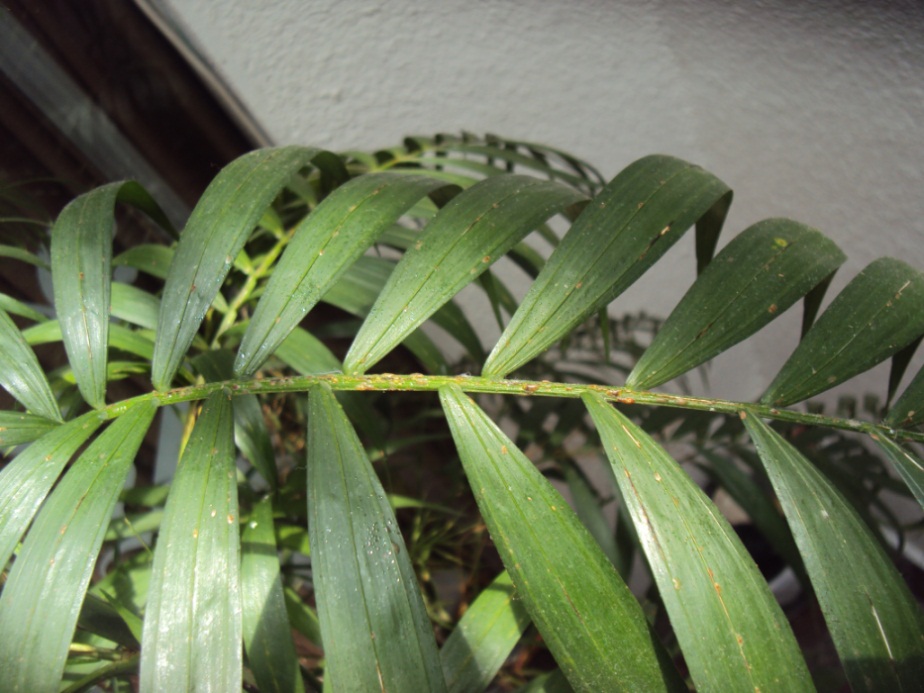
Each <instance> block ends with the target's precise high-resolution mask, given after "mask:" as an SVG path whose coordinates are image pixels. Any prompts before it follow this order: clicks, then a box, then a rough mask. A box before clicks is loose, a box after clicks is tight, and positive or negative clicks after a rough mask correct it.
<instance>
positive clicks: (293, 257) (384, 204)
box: [234, 173, 446, 376]
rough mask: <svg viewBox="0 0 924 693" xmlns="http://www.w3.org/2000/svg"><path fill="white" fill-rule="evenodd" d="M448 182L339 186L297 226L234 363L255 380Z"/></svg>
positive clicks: (383, 176)
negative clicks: (334, 290) (383, 236)
mask: <svg viewBox="0 0 924 693" xmlns="http://www.w3.org/2000/svg"><path fill="white" fill-rule="evenodd" d="M444 187H446V184H445V183H443V182H441V181H438V180H435V179H433V178H427V177H424V176H403V175H397V174H391V173H375V174H368V175H365V176H361V177H359V178H356V179H354V180H352V181H350V182H349V183H346V184H345V185H343V186H341V187H340V188H338V189H337V190H336V191H335V192H333V193H332V194H331V195H330V196H329V197H327V198H326V199H325V200H324V201H323V202H321V204H319V205H318V206H317V207H316V208H315V209H314V210H313V211H312V212H311V213H310V214H309V215H308V216H307V217H305V219H304V220H303V221H302V222H301V223H300V224H299V225H298V227H296V229H295V232H294V236H293V237H292V240H291V242H290V243H289V246H288V247H287V248H286V250H285V253H284V254H283V256H282V258H281V259H280V261H279V263H278V264H277V265H276V268H275V270H274V271H273V274H272V277H271V278H270V281H269V284H267V286H266V289H265V291H264V292H263V296H262V298H261V299H260V302H259V303H258V304H257V308H256V310H255V311H254V315H253V318H252V319H251V321H250V325H249V326H248V328H247V332H246V333H245V334H244V339H243V341H242V343H241V346H240V349H239V350H238V354H237V359H236V360H235V363H234V373H235V375H237V376H249V375H253V373H254V372H255V371H256V370H257V369H258V368H259V367H260V366H261V365H262V364H263V362H264V361H265V360H266V359H267V357H268V356H269V355H270V354H272V353H273V351H275V349H276V347H277V346H279V344H280V343H281V342H282V340H283V339H285V337H286V335H287V334H288V333H289V332H290V331H291V330H292V328H293V327H294V326H295V325H297V324H298V323H299V322H300V321H301V319H302V318H303V317H305V315H306V314H307V313H308V311H309V310H311V309H312V308H313V307H314V305H315V304H316V303H317V302H318V301H319V300H320V299H321V297H322V296H323V295H324V293H325V292H326V291H327V289H329V288H330V287H331V286H332V285H333V284H334V282H336V281H337V279H338V278H339V277H340V275H341V274H342V273H343V272H344V271H345V270H346V269H347V268H348V267H349V266H350V265H352V264H353V262H354V261H355V260H356V259H357V258H358V257H359V256H360V255H362V254H363V252H365V250H366V249H367V248H368V247H369V246H370V245H371V244H372V243H373V242H374V241H375V239H376V237H377V236H378V235H379V234H380V233H381V232H382V231H383V230H385V229H387V228H388V227H389V226H390V225H391V224H393V223H394V222H395V221H397V220H398V218H399V217H401V215H402V214H404V213H405V212H406V211H407V210H408V209H409V208H410V207H411V205H413V204H414V203H415V202H417V201H418V200H419V199H420V198H422V197H424V196H425V195H428V194H429V193H432V192H434V191H435V190H437V189H439V188H444Z"/></svg>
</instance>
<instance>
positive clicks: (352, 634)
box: [308, 386, 445, 691]
mask: <svg viewBox="0 0 924 693" xmlns="http://www.w3.org/2000/svg"><path fill="white" fill-rule="evenodd" d="M308 529H309V532H310V537H311V550H312V555H311V562H312V570H313V575H314V587H315V594H316V596H317V603H318V617H319V619H320V621H321V632H322V633H323V636H324V646H325V661H326V667H325V673H324V685H325V688H326V689H328V690H332V691H369V690H383V691H391V690H394V691H442V690H445V684H444V682H443V673H442V670H441V668H440V658H439V652H438V651H437V649H436V641H435V640H434V638H433V630H432V627H431V626H430V622H429V619H428V618H427V613H426V610H425V608H424V604H423V599H422V598H421V595H420V590H419V589H418V587H417V579H416V576H415V575H414V569H413V566H412V565H411V562H410V559H409V558H408V552H407V547H406V546H405V544H404V539H403V538H402V536H401V532H400V530H399V529H398V525H397V521H396V520H395V516H394V512H393V511H392V509H391V506H390V505H389V504H388V500H387V499H386V497H385V491H384V489H383V488H382V485H381V483H380V482H379V480H378V477H377V476H376V474H375V470H374V469H373V468H372V465H371V464H370V463H369V459H368V458H367V457H366V453H365V452H364V451H363V448H362V445H361V444H360V442H359V438H358V437H357V436H356V433H355V431H354V430H353V427H352V426H351V425H350V422H349V420H348V419H347V418H346V415H345V414H344V413H343V409H341V407H340V405H339V404H338V402H337V400H336V398H335V397H334V395H333V393H332V392H331V390H330V388H328V387H326V386H318V387H314V388H312V389H311V392H310V395H309V409H308Z"/></svg>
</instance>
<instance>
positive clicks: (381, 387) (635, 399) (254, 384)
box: [100, 373, 924, 442]
mask: <svg viewBox="0 0 924 693" xmlns="http://www.w3.org/2000/svg"><path fill="white" fill-rule="evenodd" d="M321 382H323V383H327V384H328V385H329V386H330V387H331V388H332V389H333V390H349V391H357V392H370V391H393V392H436V391H438V390H439V389H440V388H441V387H445V386H446V385H450V384H452V385H457V386H459V387H460V388H462V391H463V392H466V393H470V394H496V395H520V396H527V397H566V398H570V399H576V398H579V397H581V396H582V395H584V394H585V393H598V394H602V395H603V397H604V399H606V400H607V401H610V402H615V403H618V404H643V405H651V406H664V407H678V408H681V409H691V410H696V411H708V412H714V413H718V414H728V415H734V416H738V415H739V414H740V413H741V412H747V413H748V414H749V415H752V416H758V417H761V418H764V419H772V420H775V421H786V422H789V423H800V424H804V425H806V426H821V427H826V428H835V429H839V430H844V431H854V432H857V433H864V434H866V435H883V436H885V437H887V438H892V439H895V440H913V441H917V442H924V432H921V431H910V430H905V429H901V428H892V427H890V426H886V425H884V424H876V423H872V422H870V421H860V420H858V419H843V418H838V417H833V416H824V415H821V414H810V413H807V412H800V411H795V410H793V409H780V408H777V407H771V406H767V405H763V404H756V403H751V402H734V401H729V400H723V399H708V398H705V397H690V396H687V395H673V394H667V393H663V392H650V391H646V390H631V389H629V388H626V387H617V386H612V385H584V384H577V383H559V382H551V381H548V380H511V379H507V378H483V377H479V376H465V375H456V376H447V375H423V374H421V373H411V374H410V375H397V374H394V373H380V374H374V375H349V374H344V373H319V374H316V375H294V376H286V377H279V378H257V379H252V380H226V381H223V382H211V383H204V384H198V385H191V386H189V387H182V388H176V389H173V390H168V391H165V392H152V393H149V394H146V395H140V396H138V397H134V398H132V399H128V400H123V401H122V402H118V403H116V404H112V405H110V406H108V407H106V408H105V409H103V410H101V411H100V415H101V416H103V417H104V418H106V419H113V418H116V417H118V416H121V415H122V414H124V413H125V412H126V411H128V409H130V408H131V407H133V406H135V405H136V404H139V403H141V402H154V404H155V405H156V406H163V405H167V404H176V403H179V402H190V401H195V400H200V399H205V398H206V397H208V396H209V395H211V394H212V393H214V392H218V391H219V390H223V391H224V392H225V393H226V394H227V395H228V396H229V397H233V396H236V395H249V394H269V393H277V392H307V391H308V389H309V388H310V387H311V386H312V385H315V384H317V383H321Z"/></svg>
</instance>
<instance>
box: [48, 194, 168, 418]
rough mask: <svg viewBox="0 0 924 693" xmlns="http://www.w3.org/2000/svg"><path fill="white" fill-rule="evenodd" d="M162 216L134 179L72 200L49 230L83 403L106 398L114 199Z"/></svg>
mask: <svg viewBox="0 0 924 693" xmlns="http://www.w3.org/2000/svg"><path fill="white" fill-rule="evenodd" d="M119 201H122V202H128V203H130V204H132V205H134V206H136V207H138V208H140V209H142V210H143V211H145V212H147V213H148V214H149V215H150V216H152V217H155V218H157V217H160V218H163V214H162V212H160V209H159V207H158V206H157V203H156V202H154V200H153V198H151V196H150V195H148V193H147V192H146V191H145V190H144V188H142V187H141V186H140V185H138V184H137V183H134V182H131V181H129V182H119V183H110V184H109V185H104V186H102V187H100V188H97V189H95V190H92V191H90V192H88V193H86V194H84V195H81V196H80V197H78V198H76V199H75V200H73V201H72V202H71V203H70V204H68V205H67V207H65V208H64V210H63V211H62V212H61V214H60V215H59V216H58V219H57V221H56V222H55V224H54V227H53V228H52V230H51V274H52V278H53V283H54V299H55V312H56V313H57V315H58V319H59V320H60V322H61V331H62V333H63V337H64V348H65V349H66V351H67V356H68V360H69V361H70V363H71V368H72V369H73V371H74V377H75V378H76V380H77V387H78V388H79V389H80V394H81V395H83V398H84V399H85V400H86V401H87V403H88V404H89V405H90V406H92V407H94V408H97V409H98V408H100V407H102V406H103V405H104V404H105V399H106V361H107V350H106V346H107V343H108V332H109V304H110V283H111V280H112V269H111V267H112V233H113V227H114V225H115V218H114V215H115V205H116V202H119Z"/></svg>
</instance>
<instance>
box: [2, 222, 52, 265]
mask: <svg viewBox="0 0 924 693" xmlns="http://www.w3.org/2000/svg"><path fill="white" fill-rule="evenodd" d="M0 221H2V220H0ZM0 257H8V258H12V259H14V260H19V261H20V262H27V263H29V264H30V265H34V266H35V267H42V268H44V269H49V267H48V263H46V262H45V261H44V260H42V259H41V258H40V257H39V256H38V255H36V254H35V253H31V252H29V251H28V250H26V249H25V248H18V247H16V246H15V245H6V244H3V245H0Z"/></svg>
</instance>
